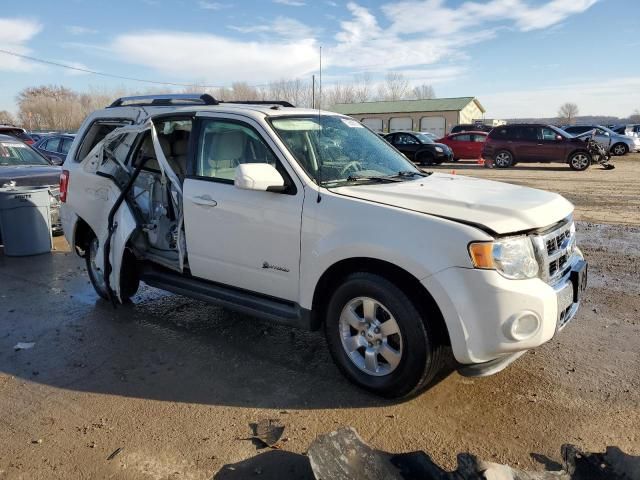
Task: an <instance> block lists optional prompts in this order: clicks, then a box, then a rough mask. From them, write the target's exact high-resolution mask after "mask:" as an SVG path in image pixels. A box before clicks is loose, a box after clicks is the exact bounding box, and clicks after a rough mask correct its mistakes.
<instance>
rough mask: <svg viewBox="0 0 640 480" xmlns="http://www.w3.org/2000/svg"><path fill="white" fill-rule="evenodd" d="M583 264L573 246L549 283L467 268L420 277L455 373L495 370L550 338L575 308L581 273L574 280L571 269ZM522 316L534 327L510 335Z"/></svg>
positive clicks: (490, 372) (487, 373) (581, 289)
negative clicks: (440, 321) (436, 310)
mask: <svg viewBox="0 0 640 480" xmlns="http://www.w3.org/2000/svg"><path fill="white" fill-rule="evenodd" d="M584 265H586V264H585V262H584V259H583V257H582V255H581V254H580V252H579V250H576V253H575V254H574V256H573V257H572V259H571V262H570V265H569V268H567V273H566V274H565V275H564V276H563V277H562V278H561V279H559V280H556V282H555V283H554V284H553V285H550V284H548V283H546V282H544V281H543V280H541V279H539V278H535V279H529V280H509V279H507V278H505V277H503V276H502V275H500V274H499V273H498V272H496V271H492V270H478V269H471V268H449V269H447V270H444V271H442V272H440V273H438V274H436V275H433V276H432V277H428V278H426V279H424V280H423V281H422V283H423V285H424V286H425V288H426V289H427V290H428V291H429V292H430V293H431V294H432V295H433V297H434V299H435V301H436V302H437V304H438V306H439V307H440V310H441V312H442V314H443V316H444V320H445V323H446V325H447V329H448V331H449V337H450V339H451V347H452V350H453V354H454V357H455V358H456V360H457V361H458V363H460V364H461V369H460V370H461V373H463V374H465V373H466V374H469V375H474V376H481V375H490V374H493V373H496V372H498V371H500V370H502V369H503V368H505V367H506V366H507V365H508V364H509V363H511V362H512V361H513V360H515V359H516V358H517V357H518V356H520V355H521V354H522V353H524V352H525V351H526V350H529V349H531V348H535V347H538V346H540V345H542V344H544V343H546V342H548V341H549V340H551V339H552V338H553V336H554V335H556V333H557V332H559V331H560V330H562V329H563V328H564V327H565V326H566V325H567V324H568V323H569V322H570V321H571V320H572V319H573V318H574V317H575V315H576V313H577V311H578V308H579V306H580V298H581V294H582V292H583V291H584V288H585V287H586V274H585V275H582V276H580V278H579V281H577V279H576V274H574V272H576V271H577V270H576V269H578V268H583V269H584V268H586V266H584ZM579 282H582V283H581V284H580V283H579ZM525 316H526V317H528V319H529V320H530V319H532V318H535V319H536V320H537V327H536V328H535V330H532V331H530V332H528V333H527V334H526V335H518V336H514V334H513V331H514V324H515V323H516V322H520V321H521V319H522V318H524V317H525Z"/></svg>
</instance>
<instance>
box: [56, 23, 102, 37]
mask: <svg viewBox="0 0 640 480" xmlns="http://www.w3.org/2000/svg"><path fill="white" fill-rule="evenodd" d="M64 28H65V30H66V31H67V32H69V33H70V34H71V35H88V34H92V33H98V31H97V30H94V29H93V28H88V27H82V26H80V25H67V26H66V27H64Z"/></svg>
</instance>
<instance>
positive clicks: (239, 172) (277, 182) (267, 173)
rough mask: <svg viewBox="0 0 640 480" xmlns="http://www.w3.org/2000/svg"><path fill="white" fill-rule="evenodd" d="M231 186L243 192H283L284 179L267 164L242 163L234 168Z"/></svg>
mask: <svg viewBox="0 0 640 480" xmlns="http://www.w3.org/2000/svg"><path fill="white" fill-rule="evenodd" d="M233 184H234V185H235V187H236V188H241V189H243V190H257V191H259V192H283V191H284V190H285V188H286V187H285V185H284V178H282V175H280V173H279V172H278V170H276V168H275V167H274V166H273V165H270V164H268V163H243V164H241V165H238V166H237V167H236V173H235V178H234V181H233Z"/></svg>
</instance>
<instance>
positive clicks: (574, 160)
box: [482, 124, 591, 170]
mask: <svg viewBox="0 0 640 480" xmlns="http://www.w3.org/2000/svg"><path fill="white" fill-rule="evenodd" d="M482 157H483V158H484V159H488V160H490V161H492V162H493V164H494V165H495V166H496V167H498V168H508V167H511V166H514V165H516V164H518V163H519V162H545V163H550V162H559V163H568V164H569V166H570V167H571V168H572V169H573V170H586V169H587V168H589V165H591V156H590V155H589V153H588V152H587V148H586V144H585V142H584V141H583V140H581V139H579V138H574V137H572V136H571V135H569V134H568V133H566V132H564V131H563V130H561V129H559V128H557V127H554V126H552V125H542V124H514V125H502V126H500V127H496V128H494V129H493V130H491V132H490V133H489V136H488V137H487V141H486V142H485V144H484V148H483V150H482Z"/></svg>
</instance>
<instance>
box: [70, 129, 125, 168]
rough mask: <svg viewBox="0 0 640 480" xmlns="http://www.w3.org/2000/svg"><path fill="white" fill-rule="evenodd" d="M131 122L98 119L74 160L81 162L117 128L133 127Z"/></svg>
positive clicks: (88, 131) (87, 133)
mask: <svg viewBox="0 0 640 480" xmlns="http://www.w3.org/2000/svg"><path fill="white" fill-rule="evenodd" d="M131 123H132V122H131V121H130V120H115V119H98V120H96V121H94V122H93V123H92V124H91V126H90V127H89V128H87V131H86V132H85V134H84V136H83V137H82V143H81V144H80V148H78V150H77V151H76V156H75V158H74V160H75V161H76V162H81V161H82V160H84V159H85V157H86V156H87V155H88V154H89V152H90V151H91V150H92V149H93V147H95V146H96V145H97V144H98V143H100V142H101V141H102V140H103V139H104V137H106V136H107V135H109V134H110V133H111V132H113V131H114V130H115V129H116V128H120V127H123V126H124V125H131Z"/></svg>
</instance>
